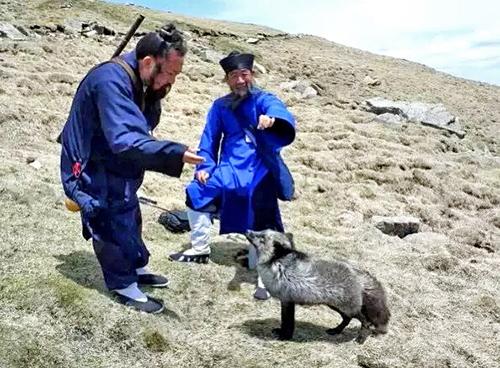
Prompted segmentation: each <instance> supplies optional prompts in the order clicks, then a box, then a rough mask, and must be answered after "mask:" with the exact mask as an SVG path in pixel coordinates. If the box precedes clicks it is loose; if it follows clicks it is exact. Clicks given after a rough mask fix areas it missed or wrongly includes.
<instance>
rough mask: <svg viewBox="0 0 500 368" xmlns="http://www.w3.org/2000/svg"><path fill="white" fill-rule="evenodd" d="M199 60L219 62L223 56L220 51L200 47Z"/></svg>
mask: <svg viewBox="0 0 500 368" xmlns="http://www.w3.org/2000/svg"><path fill="white" fill-rule="evenodd" d="M198 56H199V57H200V58H201V60H203V61H206V62H207V63H212V64H217V65H218V64H219V61H220V60H221V59H222V58H223V57H224V55H222V54H221V53H220V52H217V51H215V50H211V49H202V50H201V52H200V54H199V55H198Z"/></svg>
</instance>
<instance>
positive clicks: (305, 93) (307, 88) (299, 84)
mask: <svg viewBox="0 0 500 368" xmlns="http://www.w3.org/2000/svg"><path fill="white" fill-rule="evenodd" d="M280 88H281V89H282V90H283V91H295V92H297V94H298V96H299V97H300V98H302V99H308V98H312V97H315V96H317V95H318V91H316V90H315V89H314V88H313V87H312V86H311V82H309V81H307V80H301V81H289V82H283V83H281V84H280Z"/></svg>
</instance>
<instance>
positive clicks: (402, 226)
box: [372, 216, 420, 238]
mask: <svg viewBox="0 0 500 368" xmlns="http://www.w3.org/2000/svg"><path fill="white" fill-rule="evenodd" d="M372 220H373V222H374V223H375V227H376V228H377V229H379V230H380V231H382V232H383V233H384V234H387V235H395V236H399V237H400V238H404V237H405V236H406V235H409V234H414V233H417V232H418V231H419V229H420V220H419V219H418V218H416V217H408V216H397V217H383V216H373V218H372Z"/></svg>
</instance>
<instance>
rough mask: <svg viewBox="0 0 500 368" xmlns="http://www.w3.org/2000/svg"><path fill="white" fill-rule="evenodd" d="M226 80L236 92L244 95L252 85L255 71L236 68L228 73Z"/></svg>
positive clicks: (241, 95)
mask: <svg viewBox="0 0 500 368" xmlns="http://www.w3.org/2000/svg"><path fill="white" fill-rule="evenodd" d="M226 82H227V84H228V85H229V88H231V91H232V92H233V93H234V94H236V95H238V96H240V97H243V96H246V95H247V94H248V91H249V90H250V88H251V87H252V84H253V73H252V71H251V70H248V69H236V70H233V71H231V72H229V73H227V75H226Z"/></svg>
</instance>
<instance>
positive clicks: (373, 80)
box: [363, 75, 381, 87]
mask: <svg viewBox="0 0 500 368" xmlns="http://www.w3.org/2000/svg"><path fill="white" fill-rule="evenodd" d="M363 83H365V84H366V85H368V86H370V87H375V86H380V84H381V82H380V81H379V80H378V79H377V78H372V77H370V76H369V75H367V76H366V77H365V79H363Z"/></svg>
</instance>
